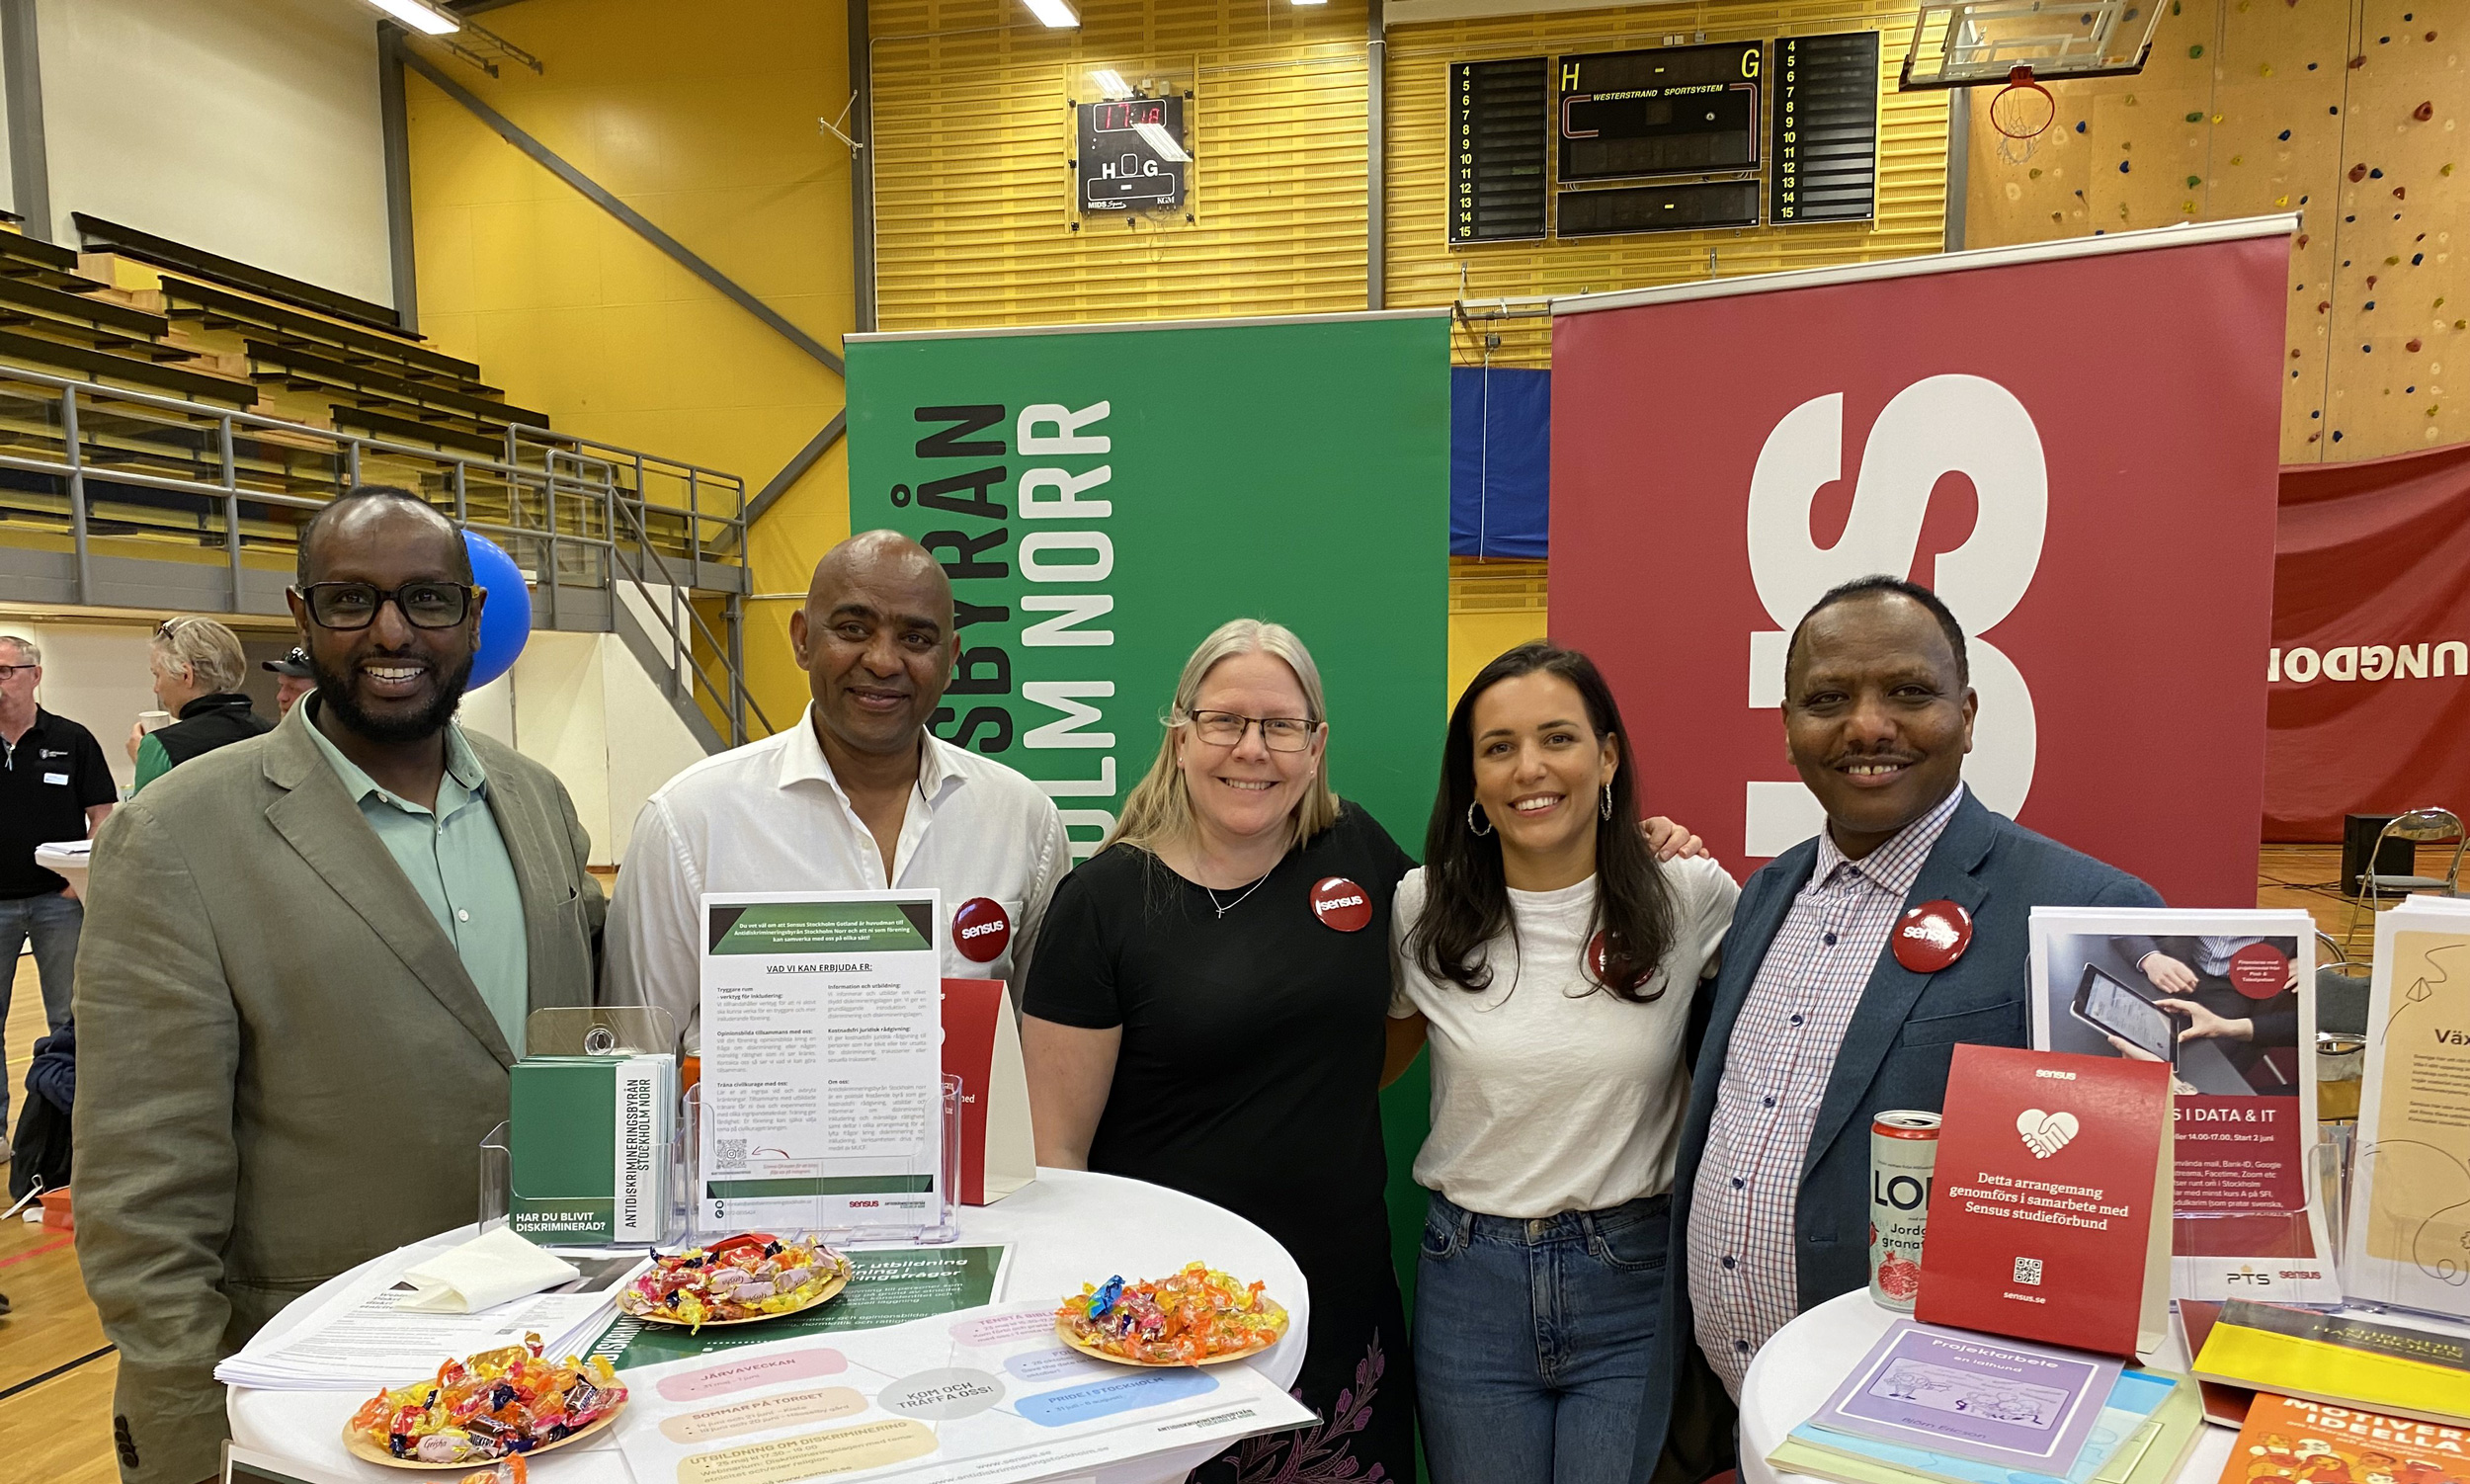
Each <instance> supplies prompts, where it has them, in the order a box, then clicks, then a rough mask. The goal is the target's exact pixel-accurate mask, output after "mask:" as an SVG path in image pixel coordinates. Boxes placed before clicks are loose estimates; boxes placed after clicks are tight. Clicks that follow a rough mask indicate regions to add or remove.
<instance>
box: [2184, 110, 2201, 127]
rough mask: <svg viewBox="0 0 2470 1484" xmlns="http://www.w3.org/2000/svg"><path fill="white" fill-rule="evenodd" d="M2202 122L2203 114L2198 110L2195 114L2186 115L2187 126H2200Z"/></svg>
mask: <svg viewBox="0 0 2470 1484" xmlns="http://www.w3.org/2000/svg"><path fill="white" fill-rule="evenodd" d="M2203 120H2204V115H2203V113H2202V112H2201V111H2200V110H2199V111H2198V112H2196V113H2192V114H2189V115H2187V123H2189V124H2200V123H2202V122H2203Z"/></svg>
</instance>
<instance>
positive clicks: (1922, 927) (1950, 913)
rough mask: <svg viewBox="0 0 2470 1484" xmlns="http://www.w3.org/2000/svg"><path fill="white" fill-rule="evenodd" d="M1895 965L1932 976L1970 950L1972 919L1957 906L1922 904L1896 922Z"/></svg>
mask: <svg viewBox="0 0 2470 1484" xmlns="http://www.w3.org/2000/svg"><path fill="white" fill-rule="evenodd" d="M1892 942H1893V943H1894V946H1895V961H1896V962H1898V963H1900V964H1903V965H1904V966H1905V967H1906V968H1909V969H1911V970H1912V971H1913V972H1914V973H1917V974H1935V973H1936V972H1937V971H1938V970H1940V969H1942V968H1945V967H1946V966H1947V965H1948V964H1950V963H1953V962H1954V961H1955V960H1956V959H1958V958H1961V957H1963V956H1964V950H1965V949H1966V948H1971V947H1972V942H1973V915H1972V914H1971V913H1969V912H1967V911H1965V910H1964V908H1963V906H1962V905H1961V904H1960V903H1956V902H1949V901H1944V900H1941V901H1935V902H1924V903H1922V904H1921V905H1920V906H1918V907H1914V908H1910V909H1908V910H1907V911H1906V912H1905V914H1904V915H1903V916H1902V917H1900V918H1898V919H1896V924H1895V934H1894V937H1893V939H1892Z"/></svg>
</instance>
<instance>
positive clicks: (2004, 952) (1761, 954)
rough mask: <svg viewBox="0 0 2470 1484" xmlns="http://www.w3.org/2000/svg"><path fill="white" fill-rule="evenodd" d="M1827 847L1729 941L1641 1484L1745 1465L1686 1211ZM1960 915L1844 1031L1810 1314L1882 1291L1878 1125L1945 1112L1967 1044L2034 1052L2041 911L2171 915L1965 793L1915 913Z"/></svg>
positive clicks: (1807, 1185)
mask: <svg viewBox="0 0 2470 1484" xmlns="http://www.w3.org/2000/svg"><path fill="white" fill-rule="evenodd" d="M1817 861H1818V841H1817V840H1816V839H1815V838H1813V839H1810V840H1806V841H1804V842H1802V843H1801V844H1799V845H1797V846H1794V847H1793V848H1792V849H1791V850H1789V851H1786V852H1785V853H1784V854H1782V855H1780V856H1777V857H1776V858H1775V859H1774V860H1772V861H1770V862H1769V863H1767V865H1766V866H1762V867H1760V869H1759V871H1758V873H1757V874H1756V875H1753V876H1752V877H1750V882H1749V884H1748V885H1747V886H1745V887H1743V888H1742V892H1741V900H1740V902H1739V903H1738V904H1737V905H1736V906H1735V907H1734V908H1733V916H1732V928H1731V931H1730V932H1728V933H1727V934H1726V935H1725V937H1724V947H1723V966H1722V969H1721V971H1720V972H1719V973H1718V975H1717V976H1716V980H1715V985H1714V989H1713V992H1712V993H1710V994H1705V995H1701V996H1700V1001H1701V1008H1702V1010H1703V1012H1704V1015H1705V1018H1706V1026H1705V1033H1704V1038H1703V1040H1702V1041H1701V1042H1700V1044H1699V1050H1698V1053H1697V1058H1696V1062H1695V1064H1694V1066H1693V1068H1692V1071H1691V1086H1690V1091H1689V1110H1688V1114H1687V1116H1686V1117H1685V1118H1684V1119H1683V1122H1682V1130H1681V1142H1680V1159H1679V1163H1678V1168H1676V1169H1675V1171H1674V1172H1673V1200H1672V1210H1673V1235H1672V1246H1671V1257H1670V1259H1669V1260H1668V1262H1667V1265H1666V1268H1665V1273H1664V1314H1663V1318H1662V1320H1661V1322H1660V1324H1659V1327H1658V1332H1657V1336H1656V1343H1657V1348H1658V1350H1659V1352H1660V1354H1659V1356H1658V1358H1657V1360H1656V1363H1655V1364H1654V1365H1653V1366H1652V1367H1651V1369H1650V1371H1649V1374H1648V1377H1647V1393H1646V1397H1645V1399H1644V1403H1643V1405H1642V1406H1641V1408H1640V1411H1639V1417H1638V1458H1637V1466H1636V1470H1635V1479H1636V1484H1648V1481H1649V1480H1650V1479H1651V1478H1652V1477H1653V1476H1654V1475H1655V1473H1656V1468H1657V1463H1658V1460H1659V1459H1660V1458H1663V1456H1664V1455H1665V1453H1666V1443H1667V1442H1668V1435H1669V1441H1670V1443H1672V1445H1673V1449H1672V1451H1673V1456H1672V1458H1671V1459H1670V1460H1668V1468H1667V1473H1666V1478H1665V1481H1664V1484H1676V1481H1678V1484H1694V1481H1695V1480H1698V1479H1703V1478H1705V1477H1706V1476H1707V1475H1708V1474H1710V1473H1713V1472H1715V1471H1716V1470H1718V1469H1722V1468H1726V1467H1729V1466H1731V1463H1732V1445H1733V1444H1732V1421H1733V1416H1732V1404H1731V1402H1730V1401H1729V1399H1727V1398H1726V1396H1725V1394H1724V1388H1723V1385H1722V1383H1721V1382H1720V1381H1718V1380H1717V1379H1716V1376H1715V1373H1714V1371H1713V1370H1712V1369H1710V1368H1709V1367H1708V1366H1707V1363H1706V1359H1705V1357H1704V1356H1703V1355H1701V1354H1700V1353H1699V1350H1698V1336H1697V1327H1696V1321H1695V1318H1694V1317H1693V1316H1692V1314H1691V1312H1690V1308H1689V1243H1688V1238H1689V1197H1690V1195H1692V1194H1693V1192H1694V1189H1695V1187H1696V1185H1697V1179H1698V1162H1699V1159H1700V1157H1701V1156H1703V1155H1704V1153H1705V1152H1706V1137H1707V1128H1708V1125H1709V1124H1710V1123H1711V1122H1712V1121H1713V1118H1714V1115H1715V1090H1716V1085H1717V1084H1718V1083H1719V1082H1720V1081H1721V1080H1722V1078H1723V1075H1724V1058H1725V1054H1726V1052H1727V1051H1728V1049H1729V1048H1730V1046H1731V1042H1732V1031H1733V1026H1734V1023H1735V1022H1736V1021H1738V1020H1739V1018H1740V1015H1741V1006H1742V1002H1743V1001H1745V1000H1747V999H1748V998H1749V994H1750V986H1751V985H1752V984H1753V983H1755V982H1756V981H1757V979H1758V973H1759V966H1760V965H1761V964H1762V963H1763V962H1765V961H1766V958H1767V950H1768V948H1769V946H1770V945H1771V944H1772V943H1773V942H1774V941H1775V934H1776V932H1777V931H1778V930H1780V929H1781V928H1782V927H1783V922H1784V917H1785V914H1787V913H1788V912H1790V911H1791V909H1792V901H1793V898H1794V897H1795V896H1797V895H1799V894H1800V891H1801V888H1802V887H1804V886H1806V885H1808V884H1809V879H1810V872H1811V870H1812V869H1813V868H1814V867H1815V866H1816V864H1817ZM1940 900H1945V901H1952V902H1956V903H1959V904H1961V905H1962V906H1963V908H1964V909H1965V910H1966V911H1968V912H1970V913H1971V914H1972V919H1973V941H1972V944H1971V946H1970V947H1969V948H1966V949H1965V951H1964V956H1962V957H1961V958H1958V959H1956V960H1955V962H1954V963H1952V964H1950V965H1949V966H1947V967H1946V968H1943V969H1940V970H1938V971H1937V972H1936V973H1933V974H1922V973H1915V972H1914V971H1913V970H1911V969H1908V968H1906V967H1904V966H1903V965H1902V964H1900V963H1898V962H1896V960H1895V954H1894V951H1893V949H1892V948H1881V949H1880V950H1879V953H1878V965H1877V967H1876V968H1873V969H1872V970H1870V975H1869V987H1868V988H1867V989H1865V990H1863V991H1862V992H1861V1003H1860V1005H1859V1007H1858V1008H1856V1009H1855V1010H1854V1011H1853V1013H1852V1023H1851V1024H1850V1025H1848V1026H1847V1027H1846V1028H1845V1032H1844V1045H1843V1048H1842V1049H1841V1050H1840V1051H1838V1052H1837V1054H1836V1064H1835V1071H1834V1073H1833V1075H1832V1076H1831V1077H1830V1078H1829V1079H1828V1083H1827V1091H1826V1095H1825V1096H1824V1098H1823V1099H1822V1100H1821V1101H1820V1103H1819V1110H1818V1121H1817V1123H1816V1124H1815V1125H1814V1126H1813V1127H1812V1128H1811V1130H1810V1145H1809V1153H1808V1155H1807V1157H1806V1158H1805V1159H1804V1160H1803V1162H1802V1166H1801V1196H1800V1201H1799V1204H1798V1206H1797V1207H1796V1211H1795V1215H1796V1220H1795V1226H1794V1240H1795V1243H1796V1245H1797V1247H1798V1249H1799V1252H1798V1259H1799V1268H1800V1289H1801V1303H1800V1306H1801V1307H1802V1308H1803V1309H1807V1308H1809V1307H1811V1306H1812V1305H1814V1304H1818V1303H1822V1302H1824V1301H1826V1300H1827V1299H1830V1298H1833V1297H1835V1296H1836V1295H1837V1294H1839V1293H1847V1292H1850V1291H1852V1289H1854V1288H1860V1287H1865V1286H1867V1285H1868V1282H1869V1123H1870V1118H1871V1116H1872V1115H1873V1114H1875V1113H1879V1112H1881V1111H1883V1110H1886V1109H1893V1108H1916V1109H1938V1108H1940V1107H1941V1106H1942V1104H1943V1101H1944V1099H1945V1097H1946V1078H1947V1063H1948V1061H1949V1059H1950V1058H1951V1056H1952V1055H1953V1051H1954V1047H1955V1045H1956V1043H1957V1042H1959V1041H1969V1042H1974V1043H1977V1044H1982V1045H1993V1046H2021V1045H2025V1044H2028V1043H2029V1041H2030V1038H2031V1014H2030V1011H2029V1008H2028V1006H2027V1004H2026V997H2027V996H2028V995H2029V994H2030V993H2031V988H2032V974H2031V969H2030V947H2029V945H2030V940H2029V936H2028V931H2027V930H2028V926H2029V923H2030V919H2031V916H2032V909H2033V908H2035V907H2159V906H2161V905H2162V899H2161V897H2160V895H2159V894H2158V893H2156V892H2155V891H2154V890H2153V888H2152V887H2150V886H2147V885H2145V884H2144V883H2143V882H2142V881H2140V880H2137V879H2136V878H2135V877H2134V876H2131V875H2129V874H2127V873H2126V872H2125V871H2123V870H2119V869H2118V868H2117V867H2115V866H2104V865H2102V864H2101V863H2100V862H2099V861H2096V860H2094V859H2093V858H2092V857H2090V856H2087V855H2083V854H2081V853H2079V852H2076V851H2072V850H2069V849H2068V848H2067V847H2065V846H2063V845H2060V844H2059V843H2058V842H2056V841H2054V840H2050V839H2047V838H2045V837H2043V836H2040V835H2036V834H2034V833H2033V832H2032V831H2030V830H2027V829H2025V828H2023V827H2022V826H2021V825H2018V824H2017V823H2016V822H2015V821H2014V820H2012V819H2009V818H2007V817H2005V816H2004V815H2000V814H1994V813H1992V812H1990V810H1989V809H1987V808H1985V807H1983V806H1982V804H1981V803H1980V801H1979V800H1977V799H1975V798H1974V797H1973V796H1972V795H1971V793H1969V792H1967V793H1966V794H1965V795H1964V797H1963V799H1962V800H1961V801H1960V802H1959V803H1957V804H1956V806H1955V813H1954V814H1953V816H1952V817H1950V818H1949V819H1948V820H1947V824H1946V829H1945V831H1944V832H1943V833H1941V834H1940V835H1939V836H1938V842H1937V844H1936V845H1935V846H1933V847H1932V848H1931V851H1930V856H1929V859H1928V860H1926V861H1924V862H1923V863H1922V867H1921V874H1920V876H1919V877H1917V878H1916V879H1915V880H1914V882H1913V890H1912V894H1911V895H1910V896H1909V897H1908V898H1906V905H1907V906H1912V905H1916V904H1918V903H1921V902H1934V901H1940Z"/></svg>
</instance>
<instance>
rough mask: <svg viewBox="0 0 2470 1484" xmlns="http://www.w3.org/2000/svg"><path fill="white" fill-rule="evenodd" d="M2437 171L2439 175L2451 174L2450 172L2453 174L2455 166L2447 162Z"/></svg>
mask: <svg viewBox="0 0 2470 1484" xmlns="http://www.w3.org/2000/svg"><path fill="white" fill-rule="evenodd" d="M2435 173H2436V174H2438V175H2450V174H2452V173H2453V167H2452V165H2451V164H2450V163H2447V164H2445V165H2444V166H2443V167H2442V168H2440V169H2438V170H2437V171H2436V172H2435Z"/></svg>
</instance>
